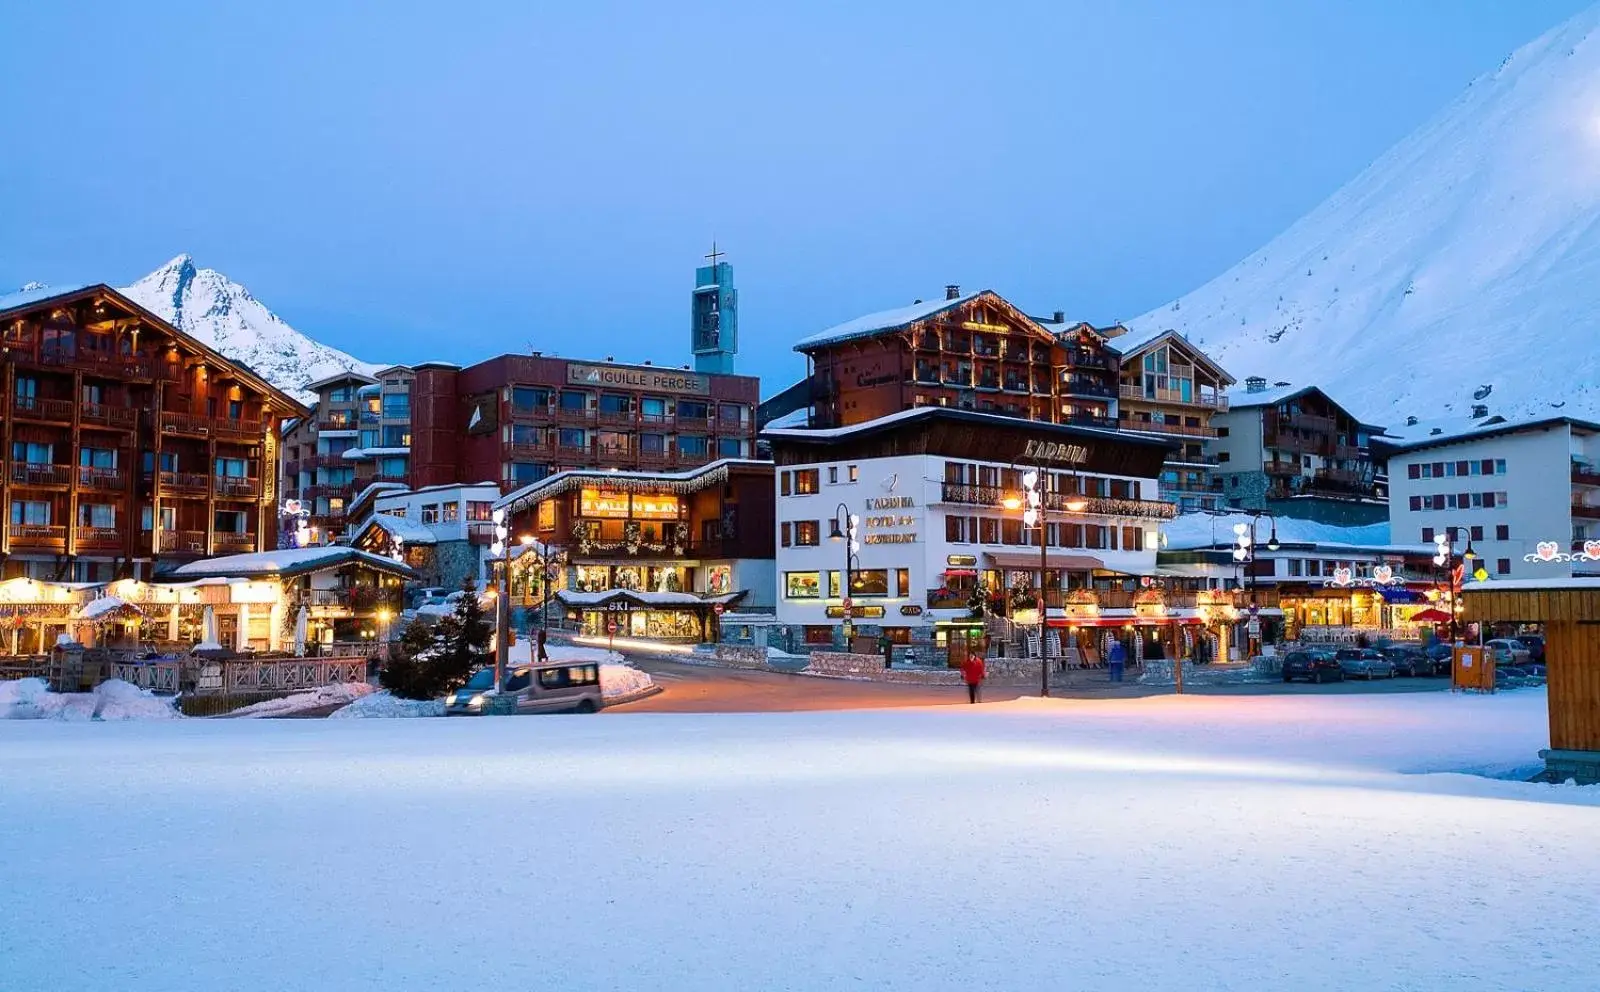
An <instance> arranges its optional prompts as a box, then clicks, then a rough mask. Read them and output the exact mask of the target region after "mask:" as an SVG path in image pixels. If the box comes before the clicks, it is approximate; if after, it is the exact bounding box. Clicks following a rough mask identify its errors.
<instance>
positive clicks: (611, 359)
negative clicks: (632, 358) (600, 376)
mask: <svg viewBox="0 0 1600 992" xmlns="http://www.w3.org/2000/svg"><path fill="white" fill-rule="evenodd" d="M614 361H616V359H615V358H612V357H611V356H610V355H607V356H606V363H607V364H610V363H611V362H614Z"/></svg>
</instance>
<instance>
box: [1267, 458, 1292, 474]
mask: <svg viewBox="0 0 1600 992" xmlns="http://www.w3.org/2000/svg"><path fill="white" fill-rule="evenodd" d="M1261 471H1263V472H1265V473H1266V474H1267V475H1299V474H1300V465H1299V463H1298V462H1279V461H1271V462H1262V463H1261Z"/></svg>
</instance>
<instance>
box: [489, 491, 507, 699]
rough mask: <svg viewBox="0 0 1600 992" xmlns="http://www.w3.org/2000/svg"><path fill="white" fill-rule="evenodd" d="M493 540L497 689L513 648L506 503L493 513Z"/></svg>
mask: <svg viewBox="0 0 1600 992" xmlns="http://www.w3.org/2000/svg"><path fill="white" fill-rule="evenodd" d="M493 518H494V543H493V544H491V545H489V559H490V561H491V562H495V563H497V564H498V566H499V567H498V568H497V569H496V570H495V597H494V685H495V688H496V689H498V688H499V687H500V686H501V685H502V684H503V683H504V682H505V677H506V655H507V654H508V653H509V651H510V645H509V644H508V643H507V642H508V641H510V640H511V604H510V603H509V602H508V601H507V600H508V599H509V597H507V596H506V566H507V565H509V564H510V559H509V557H508V556H509V555H510V549H509V548H508V547H507V546H506V538H507V537H509V536H510V535H511V531H510V530H509V529H507V527H506V511H505V507H500V506H497V507H495V509H494V513H493Z"/></svg>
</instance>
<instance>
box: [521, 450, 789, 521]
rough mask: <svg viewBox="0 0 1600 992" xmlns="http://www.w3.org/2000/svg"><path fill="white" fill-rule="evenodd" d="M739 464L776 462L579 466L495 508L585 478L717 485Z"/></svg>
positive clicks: (523, 501) (768, 465) (726, 460)
mask: <svg viewBox="0 0 1600 992" xmlns="http://www.w3.org/2000/svg"><path fill="white" fill-rule="evenodd" d="M739 467H750V468H767V469H770V468H772V463H771V462H769V461H763V460H761V459H756V458H719V459H717V460H716V461H714V462H707V463H706V464H704V465H701V466H700V467H698V468H692V469H685V470H683V471H681V472H637V471H626V472H613V471H611V470H609V469H598V468H578V469H566V470H565V471H561V472H557V473H556V474H555V475H552V476H548V477H546V478H543V479H540V480H539V481H538V482H530V483H529V484H527V485H526V486H523V487H522V488H521V489H518V490H516V491H514V492H511V493H508V494H507V495H505V496H502V497H500V498H499V499H498V500H496V501H495V504H494V506H495V509H497V510H498V509H505V510H507V511H508V512H511V513H515V512H517V511H518V510H520V509H522V508H523V507H525V506H528V505H530V504H532V503H536V502H538V501H539V500H540V499H541V498H544V497H545V496H547V495H548V496H553V495H555V494H557V493H560V492H565V491H566V490H567V489H569V488H571V486H572V484H573V483H574V482H577V481H581V480H584V479H592V480H594V481H596V482H601V483H612V484H615V483H617V482H624V483H637V482H660V483H663V484H666V485H685V484H688V483H699V485H697V486H695V488H696V489H704V488H705V487H707V486H712V485H716V484H717V483H718V482H721V481H722V480H723V479H725V478H727V473H728V471H729V470H730V469H733V468H739Z"/></svg>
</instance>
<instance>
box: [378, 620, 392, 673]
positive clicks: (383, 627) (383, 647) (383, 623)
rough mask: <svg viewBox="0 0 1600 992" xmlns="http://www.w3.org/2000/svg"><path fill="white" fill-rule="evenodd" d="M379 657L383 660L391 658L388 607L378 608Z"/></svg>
mask: <svg viewBox="0 0 1600 992" xmlns="http://www.w3.org/2000/svg"><path fill="white" fill-rule="evenodd" d="M378 658H379V659H380V660H382V661H388V660H389V610H388V608H387V607H385V608H383V609H380V610H378Z"/></svg>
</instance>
